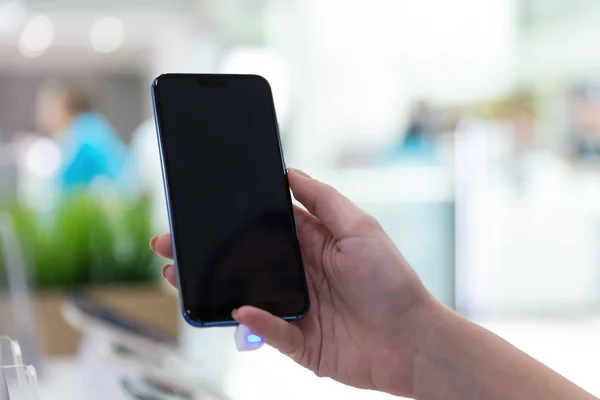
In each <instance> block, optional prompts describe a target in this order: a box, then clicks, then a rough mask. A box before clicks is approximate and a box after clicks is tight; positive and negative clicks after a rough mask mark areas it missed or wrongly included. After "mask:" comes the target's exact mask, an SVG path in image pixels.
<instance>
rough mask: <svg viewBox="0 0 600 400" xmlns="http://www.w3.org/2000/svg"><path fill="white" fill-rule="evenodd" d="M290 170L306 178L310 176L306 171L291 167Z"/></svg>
mask: <svg viewBox="0 0 600 400" xmlns="http://www.w3.org/2000/svg"><path fill="white" fill-rule="evenodd" d="M290 171H294V172H295V173H297V174H300V175H302V176H304V177H306V178H311V176H310V175H309V174H307V173H306V172H304V171H301V170H299V169H296V168H292V169H290Z"/></svg>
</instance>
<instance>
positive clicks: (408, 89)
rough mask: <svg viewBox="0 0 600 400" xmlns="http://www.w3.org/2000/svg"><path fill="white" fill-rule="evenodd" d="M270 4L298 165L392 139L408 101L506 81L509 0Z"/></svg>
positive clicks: (488, 88) (468, 92)
mask: <svg viewBox="0 0 600 400" xmlns="http://www.w3.org/2000/svg"><path fill="white" fill-rule="evenodd" d="M290 3H292V2H290ZM274 9H275V11H272V13H271V18H270V21H271V23H270V37H271V41H272V43H273V44H274V45H275V46H277V48H279V49H286V50H284V51H285V53H286V55H287V57H289V59H290V60H292V62H291V68H292V85H293V89H294V92H293V95H294V98H293V100H294V102H293V104H294V106H295V111H296V113H295V114H294V115H293V117H292V118H293V119H294V123H295V124H296V125H295V131H294V136H295V139H294V141H293V143H292V144H290V148H291V151H289V152H288V153H289V156H290V157H291V158H294V159H295V161H296V162H295V164H296V165H298V164H300V165H303V166H304V165H305V166H307V167H308V166H310V165H315V164H319V165H327V164H330V163H331V162H332V158H331V156H332V154H334V153H335V152H336V150H337V149H339V148H340V146H344V145H346V144H348V143H354V144H356V145H358V146H360V145H369V146H377V145H385V144H386V143H389V142H390V141H391V140H393V138H394V136H395V135H397V134H398V131H400V129H401V124H402V122H403V121H404V119H405V118H406V114H407V108H408V104H409V102H410V101H412V100H414V99H418V98H425V99H430V100H434V101H437V102H442V103H456V102H462V101H468V100H472V99H476V98H485V97H490V96H494V95H497V94H499V93H502V92H504V91H506V90H507V88H509V87H510V85H511V84H512V78H513V69H512V67H513V60H512V55H513V43H514V41H513V39H514V26H513V19H512V17H513V11H514V10H513V1H512V0H508V1H507V0H490V1H486V2H480V1H477V0H457V1H453V2H446V1H443V0H424V1H420V2H414V1H407V0H373V1H344V0H331V1H327V2H323V1H318V0H305V1H303V2H293V5H290V6H289V7H286V6H284V5H282V4H281V2H280V3H279V4H278V5H277V7H274ZM281 21H287V22H286V23H283V22H281ZM288 22H289V24H290V25H288Z"/></svg>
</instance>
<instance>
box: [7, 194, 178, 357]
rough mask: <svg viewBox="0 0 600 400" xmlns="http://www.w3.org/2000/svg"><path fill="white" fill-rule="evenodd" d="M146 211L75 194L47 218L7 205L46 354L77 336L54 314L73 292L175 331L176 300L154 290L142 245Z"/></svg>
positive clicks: (150, 258) (143, 204) (147, 206)
mask: <svg viewBox="0 0 600 400" xmlns="http://www.w3.org/2000/svg"><path fill="white" fill-rule="evenodd" d="M151 207H152V200H151V198H150V197H149V196H140V197H136V198H133V197H132V198H120V199H118V200H117V199H114V198H113V199H111V198H106V197H103V196H98V195H97V194H96V193H94V192H81V193H77V194H74V195H71V196H68V197H65V198H63V199H61V200H60V201H59V203H58V205H57V206H56V208H55V209H54V210H53V211H52V212H51V213H47V214H40V213H39V212H37V211H36V210H33V209H31V208H28V207H27V206H24V205H21V204H16V205H14V206H12V207H10V208H9V210H8V213H9V214H10V215H11V216H12V219H13V223H14V226H15V230H16V233H17V236H18V238H19V241H20V245H21V248H22V252H23V255H24V257H25V263H26V265H27V267H28V269H29V271H28V272H29V277H30V279H31V285H32V287H33V288H34V289H35V291H34V293H35V299H34V302H35V303H36V310H37V312H38V315H37V316H36V319H37V320H38V321H39V324H40V329H41V331H42V333H41V336H42V341H43V347H44V348H45V350H46V352H47V353H51V354H66V353H71V352H73V351H75V350H76V349H77V346H78V334H77V332H75V331H73V329H71V328H70V327H69V326H68V325H67V324H66V322H65V321H64V320H63V318H62V315H61V307H62V304H63V303H64V301H65V300H66V299H67V297H68V295H69V293H70V292H71V291H73V290H84V291H87V292H89V293H90V294H91V295H93V296H94V297H96V298H99V299H100V300H101V301H103V302H104V303H107V305H109V306H113V307H114V308H117V309H119V310H120V311H122V312H125V313H128V314H132V315H133V316H134V317H136V318H139V319H141V320H144V321H146V322H149V323H152V324H154V325H158V326H159V327H161V328H163V329H168V330H169V331H171V332H174V333H177V332H176V330H177V327H178V325H179V324H178V320H177V318H178V313H177V312H176V305H177V299H176V296H175V295H174V294H173V293H172V292H171V291H169V292H165V291H164V290H162V289H161V287H160V286H159V285H158V282H159V280H158V277H159V276H160V266H159V260H158V258H157V257H156V256H154V255H153V253H152V252H151V251H150V249H149V247H148V241H149V239H150V237H151V236H152V234H153V232H152V225H151ZM0 263H2V261H1V260H0ZM2 270H4V268H2V266H0V271H2Z"/></svg>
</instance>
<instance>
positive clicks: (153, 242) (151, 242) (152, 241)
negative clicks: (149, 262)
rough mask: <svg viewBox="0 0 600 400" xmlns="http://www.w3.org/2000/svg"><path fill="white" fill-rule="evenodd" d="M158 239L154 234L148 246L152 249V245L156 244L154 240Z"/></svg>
mask: <svg viewBox="0 0 600 400" xmlns="http://www.w3.org/2000/svg"><path fill="white" fill-rule="evenodd" d="M157 240H158V236H154V237H153V238H152V239H151V240H150V248H151V249H152V250H154V246H155V245H156V241H157Z"/></svg>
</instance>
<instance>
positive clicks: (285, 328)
mask: <svg viewBox="0 0 600 400" xmlns="http://www.w3.org/2000/svg"><path fill="white" fill-rule="evenodd" d="M232 316H233V318H234V319H235V320H236V321H237V322H239V323H240V324H243V325H246V326H247V327H248V328H249V329H250V330H251V331H252V332H254V333H256V334H257V335H259V336H261V337H262V338H263V339H264V340H265V342H266V343H267V344H268V345H270V346H272V347H274V348H276V349H277V350H279V351H280V352H281V353H283V354H285V355H286V356H288V357H290V358H292V359H293V360H295V361H297V358H298V357H300V355H301V354H302V350H303V348H304V336H303V335H302V331H300V328H298V326H296V325H294V324H291V323H289V322H287V321H285V320H283V319H281V318H279V317H276V316H274V315H272V314H269V313H268V312H266V311H263V310H260V309H258V308H255V307H251V306H244V307H241V308H239V309H237V310H234V311H233V313H232Z"/></svg>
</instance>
